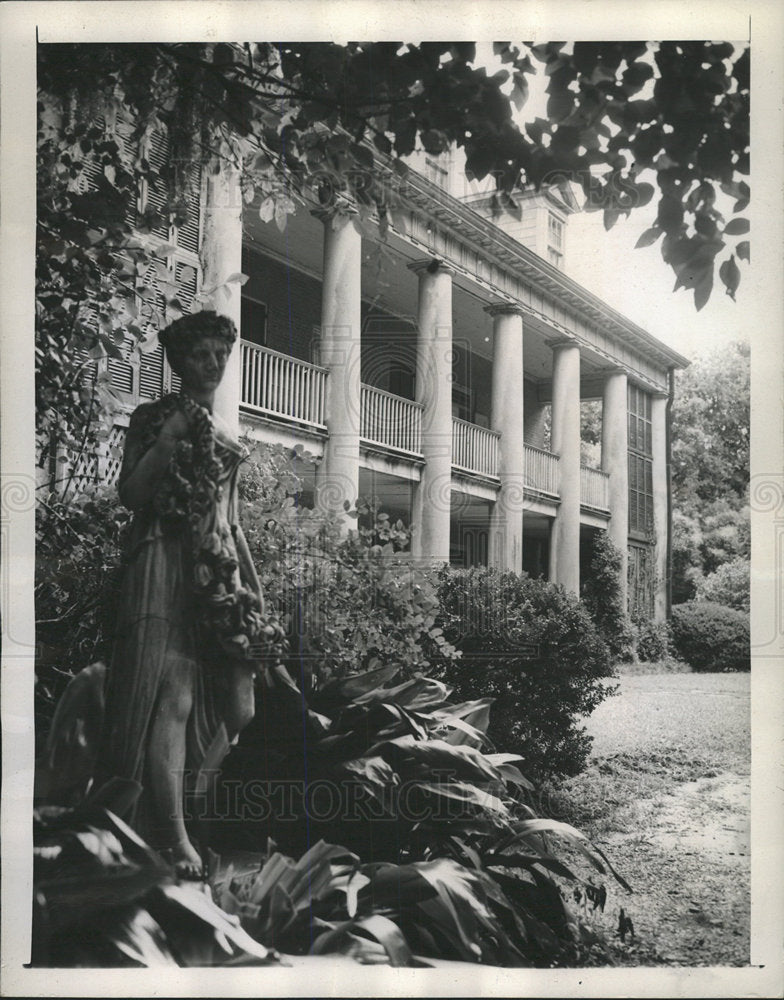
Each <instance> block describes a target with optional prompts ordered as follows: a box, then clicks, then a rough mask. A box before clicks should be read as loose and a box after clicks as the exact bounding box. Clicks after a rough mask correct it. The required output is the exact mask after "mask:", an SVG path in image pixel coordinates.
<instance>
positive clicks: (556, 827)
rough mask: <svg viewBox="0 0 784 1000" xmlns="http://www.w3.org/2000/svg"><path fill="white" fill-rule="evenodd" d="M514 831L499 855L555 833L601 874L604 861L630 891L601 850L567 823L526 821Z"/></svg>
mask: <svg viewBox="0 0 784 1000" xmlns="http://www.w3.org/2000/svg"><path fill="white" fill-rule="evenodd" d="M515 831H516V832H515V834H514V835H513V836H512V837H510V838H508V839H507V840H506V841H504V842H503V843H502V844H500V845H499V847H498V852H499V853H500V852H502V851H504V850H506V849H508V848H509V847H511V846H512V845H513V844H516V843H519V842H520V841H521V840H526V841H529V840H530V839H531V836H532V834H539V833H556V834H558V835H559V836H561V837H563V838H564V839H566V840H568V841H569V842H570V843H571V844H573V845H574V846H575V847H576V848H577V850H578V851H579V852H580V853H581V854H582V855H583V856H584V857H585V858H587V859H588V860H589V861H590V862H591V864H592V865H593V866H594V868H596V870H597V871H599V872H601V873H602V874H604V872H605V868H604V865H603V864H602V861H604V864H606V865H607V868H608V869H609V870H610V871H611V872H612V874H613V875H614V877H615V879H616V880H617V881H618V883H619V884H620V885H622V886H623V887H624V889H627V890H628V891H629V892H631V891H632V890H631V887H630V886H629V884H628V882H627V881H626V880H625V879H624V878H623V876H622V875H619V874H618V872H616V870H615V869H614V868H613V867H612V865H611V864H610V862H609V860H608V859H607V856H606V855H605V854H604V852H603V851H602V850H601V848H599V847H596V846H595V845H594V844H591V842H590V841H589V840H588V838H587V837H586V836H585V834H584V833H580V831H579V830H577V829H576V828H575V827H573V826H571V825H570V824H569V823H562V822H560V821H559V820H554V819H527V820H523V821H522V822H520V823H517V824H516V825H515Z"/></svg>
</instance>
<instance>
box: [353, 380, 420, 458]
mask: <svg viewBox="0 0 784 1000" xmlns="http://www.w3.org/2000/svg"><path fill="white" fill-rule="evenodd" d="M360 392H361V410H360V412H361V419H360V425H359V436H360V438H361V439H362V440H363V441H365V442H367V443H368V444H378V445H382V446H383V447H385V448H392V449H393V450H394V451H402V452H405V453H406V454H407V455H421V454H422V404H421V403H415V402H414V401H413V400H412V399H404V398H403V397H402V396H395V395H394V394H393V393H391V392H385V391H384V390H383V389H377V388H376V387H375V386H372V385H362V387H361V389H360Z"/></svg>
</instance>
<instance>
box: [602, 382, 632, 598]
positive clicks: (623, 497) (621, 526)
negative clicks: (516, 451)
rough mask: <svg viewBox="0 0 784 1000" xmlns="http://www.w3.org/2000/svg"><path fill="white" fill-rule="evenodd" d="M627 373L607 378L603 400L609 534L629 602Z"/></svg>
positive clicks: (603, 439)
mask: <svg viewBox="0 0 784 1000" xmlns="http://www.w3.org/2000/svg"><path fill="white" fill-rule="evenodd" d="M627 397H628V379H627V377H626V372H624V371H622V370H621V369H614V370H613V371H610V372H608V373H607V375H606V376H605V380H604V394H603V398H602V469H603V470H604V471H605V472H606V473H607V474H608V475H609V477H610V481H609V503H610V515H611V516H610V523H609V525H608V526H607V534H608V535H609V537H610V541H611V542H612V543H613V545H615V546H616V547H617V548H618V549H619V551H620V552H621V553H622V556H623V560H622V563H621V574H620V576H621V579H620V583H621V592H622V595H623V607H624V608H625V607H626V600H627V589H628V587H627V567H628V562H629V403H628V398H627Z"/></svg>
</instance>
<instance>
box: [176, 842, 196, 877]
mask: <svg viewBox="0 0 784 1000" xmlns="http://www.w3.org/2000/svg"><path fill="white" fill-rule="evenodd" d="M170 854H171V859H172V864H173V865H174V870H175V872H176V873H177V876H178V878H181V879H183V880H186V881H191V882H193V881H198V880H200V879H202V878H204V865H203V864H202V860H201V858H200V857H199V855H198V853H197V851H196V849H195V848H194V846H193V844H190V843H185V844H178V845H177V846H176V847H173V848H172V849H171V852H170Z"/></svg>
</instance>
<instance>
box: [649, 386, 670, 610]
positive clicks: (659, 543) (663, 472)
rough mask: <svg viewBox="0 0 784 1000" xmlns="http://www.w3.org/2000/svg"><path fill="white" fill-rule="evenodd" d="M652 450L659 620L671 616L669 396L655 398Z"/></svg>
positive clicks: (653, 404)
mask: <svg viewBox="0 0 784 1000" xmlns="http://www.w3.org/2000/svg"><path fill="white" fill-rule="evenodd" d="M651 451H652V455H653V470H652V471H653V530H654V534H655V543H654V553H653V565H654V574H655V575H654V587H655V590H654V597H653V613H654V617H655V619H656V621H664V620H665V618H666V617H667V535H668V527H669V525H668V520H669V518H668V507H669V490H668V488H667V397H666V396H659V395H657V396H654V397H653V398H652V399H651Z"/></svg>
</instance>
